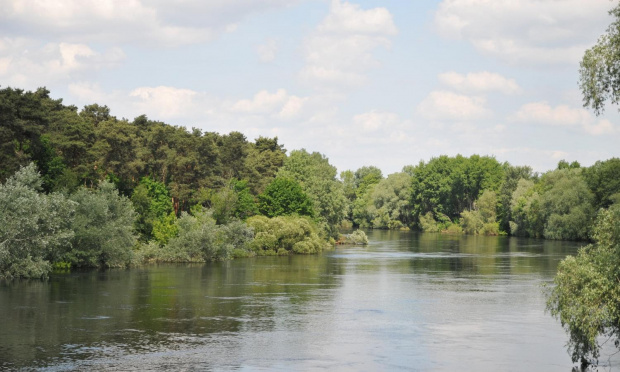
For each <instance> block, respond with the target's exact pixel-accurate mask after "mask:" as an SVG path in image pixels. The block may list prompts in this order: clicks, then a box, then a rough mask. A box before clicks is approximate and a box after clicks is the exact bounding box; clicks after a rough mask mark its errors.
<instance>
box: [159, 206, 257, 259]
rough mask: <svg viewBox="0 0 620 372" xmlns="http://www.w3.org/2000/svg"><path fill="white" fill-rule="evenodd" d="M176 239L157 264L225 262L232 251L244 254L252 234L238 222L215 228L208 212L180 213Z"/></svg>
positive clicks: (173, 239) (164, 251)
mask: <svg viewBox="0 0 620 372" xmlns="http://www.w3.org/2000/svg"><path fill="white" fill-rule="evenodd" d="M177 228H178V231H179V233H178V236H176V237H174V238H172V239H170V243H169V244H168V245H167V246H166V247H165V248H163V249H162V250H163V254H162V255H161V256H160V257H158V258H157V260H158V261H167V262H200V261H215V260H225V259H229V258H231V257H232V254H233V251H234V250H247V247H248V244H249V242H250V241H252V238H253V232H252V230H251V229H249V228H248V227H247V225H246V224H245V223H243V222H241V221H233V222H230V223H228V224H225V225H216V223H215V219H214V218H213V217H212V213H211V212H210V211H207V210H201V211H199V212H196V213H195V215H193V216H192V215H190V214H187V213H186V212H183V213H182V215H181V217H180V218H179V219H178V220H177Z"/></svg>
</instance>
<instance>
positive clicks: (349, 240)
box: [338, 230, 368, 245]
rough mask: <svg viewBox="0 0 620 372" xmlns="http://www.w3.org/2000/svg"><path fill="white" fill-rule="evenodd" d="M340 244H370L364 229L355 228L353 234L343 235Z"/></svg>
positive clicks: (339, 240)
mask: <svg viewBox="0 0 620 372" xmlns="http://www.w3.org/2000/svg"><path fill="white" fill-rule="evenodd" d="M338 244H354V245H368V237H367V236H366V233H365V232H363V231H362V230H355V231H353V232H352V233H351V234H346V235H341V236H340V238H339V239H338Z"/></svg>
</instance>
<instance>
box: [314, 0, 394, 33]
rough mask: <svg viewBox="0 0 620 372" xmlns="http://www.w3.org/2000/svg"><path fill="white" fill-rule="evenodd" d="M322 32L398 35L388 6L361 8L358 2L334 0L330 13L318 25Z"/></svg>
mask: <svg viewBox="0 0 620 372" xmlns="http://www.w3.org/2000/svg"><path fill="white" fill-rule="evenodd" d="M317 29H318V31H319V32H322V33H340V34H367V35H380V36H383V35H396V34H397V33H398V31H397V30H396V26H395V25H394V22H393V21H392V14H390V12H389V11H388V10H387V9H386V8H374V9H369V10H363V9H360V6H359V5H357V4H351V3H347V2H344V3H341V2H340V0H332V4H331V9H330V13H329V14H328V15H327V17H326V18H325V19H324V20H323V22H321V24H320V25H319V26H318V27H317Z"/></svg>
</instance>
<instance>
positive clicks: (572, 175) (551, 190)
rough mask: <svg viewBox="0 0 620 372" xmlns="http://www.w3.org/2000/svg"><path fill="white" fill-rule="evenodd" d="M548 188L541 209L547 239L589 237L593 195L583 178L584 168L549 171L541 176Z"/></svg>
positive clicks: (543, 183) (583, 238)
mask: <svg viewBox="0 0 620 372" xmlns="http://www.w3.org/2000/svg"><path fill="white" fill-rule="evenodd" d="M541 184H542V186H543V188H544V189H545V191H544V194H543V195H542V210H543V215H544V218H545V221H546V222H545V227H544V231H543V235H544V237H545V238H547V239H563V240H586V239H588V228H589V226H590V224H591V221H592V218H593V217H594V208H593V206H592V202H593V199H594V198H593V195H592V193H591V192H590V190H589V189H588V187H587V184H586V183H585V181H584V179H583V178H582V177H581V169H564V170H556V171H553V172H549V173H547V174H545V175H544V176H543V178H542V179H541Z"/></svg>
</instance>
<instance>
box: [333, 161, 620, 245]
mask: <svg viewBox="0 0 620 372" xmlns="http://www.w3.org/2000/svg"><path fill="white" fill-rule="evenodd" d="M341 178H342V180H343V183H344V188H345V194H346V196H347V199H348V200H349V209H348V220H349V221H351V223H352V225H353V226H360V227H363V228H380V229H385V228H387V229H402V228H415V229H420V230H422V231H427V232H444V233H454V234H459V233H466V234H483V235H500V234H502V235H514V236H526V237H534V238H547V239H561V240H589V239H590V238H591V228H592V224H593V221H594V218H595V217H596V214H597V212H598V211H599V210H600V209H606V208H608V207H609V206H610V205H612V204H613V203H616V202H618V201H620V159H617V158H612V159H609V160H606V161H598V162H596V163H595V164H594V165H592V166H591V167H581V166H580V164H579V163H577V162H572V163H568V162H566V161H564V160H562V161H560V162H559V163H558V167H557V169H555V170H552V171H549V172H546V173H544V174H537V173H535V172H533V171H532V168H531V167H529V166H513V165H510V164H508V163H499V162H498V161H497V160H496V159H495V158H493V157H487V156H478V155H472V156H471V157H464V156H461V155H457V156H456V157H448V156H440V157H437V158H433V159H431V160H430V161H428V162H424V161H421V162H420V163H419V164H418V165H416V166H406V167H404V168H403V171H402V172H400V173H394V174H391V175H389V176H388V177H386V178H384V177H383V175H382V174H381V171H380V170H379V169H378V168H376V167H362V168H360V169H358V170H357V171H355V172H353V171H345V172H342V173H341Z"/></svg>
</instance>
